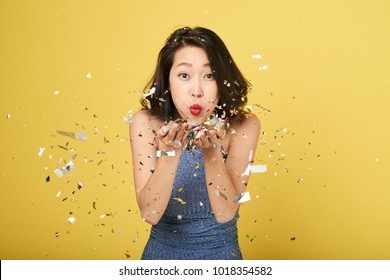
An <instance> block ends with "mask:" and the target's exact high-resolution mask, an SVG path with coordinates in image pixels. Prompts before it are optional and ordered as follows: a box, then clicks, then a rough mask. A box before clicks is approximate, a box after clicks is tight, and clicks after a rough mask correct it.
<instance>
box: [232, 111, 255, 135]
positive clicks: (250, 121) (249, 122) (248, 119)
mask: <svg viewBox="0 0 390 280" xmlns="http://www.w3.org/2000/svg"><path fill="white" fill-rule="evenodd" d="M229 123H230V127H231V129H233V130H235V131H246V130H249V129H254V130H260V126H261V123H260V120H259V118H258V117H257V116H256V115H255V114H252V113H250V112H245V113H243V115H242V116H240V117H236V118H234V119H232V120H231V121H230V122H229Z"/></svg>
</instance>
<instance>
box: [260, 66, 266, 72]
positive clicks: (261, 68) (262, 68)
mask: <svg viewBox="0 0 390 280" xmlns="http://www.w3.org/2000/svg"><path fill="white" fill-rule="evenodd" d="M267 69H268V65H263V66H260V67H259V70H260V71H264V70H267Z"/></svg>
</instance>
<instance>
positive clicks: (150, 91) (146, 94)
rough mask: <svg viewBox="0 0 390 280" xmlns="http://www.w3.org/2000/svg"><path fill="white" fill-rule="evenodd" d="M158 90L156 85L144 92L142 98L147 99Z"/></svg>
mask: <svg viewBox="0 0 390 280" xmlns="http://www.w3.org/2000/svg"><path fill="white" fill-rule="evenodd" d="M155 92H156V88H155V87H152V88H151V89H150V90H149V92H148V93H144V94H142V98H143V99H145V98H146V97H148V96H150V95H153V94H154V93H155Z"/></svg>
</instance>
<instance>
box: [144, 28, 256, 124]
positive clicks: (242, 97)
mask: <svg viewBox="0 0 390 280" xmlns="http://www.w3.org/2000/svg"><path fill="white" fill-rule="evenodd" d="M185 46H195V47H200V48H202V49H203V50H204V51H205V52H206V54H207V57H208V59H209V62H210V67H211V70H212V71H213V75H214V78H215V80H216V83H217V87H218V93H219V101H218V104H217V106H216V108H215V114H216V115H217V116H218V117H220V118H229V119H232V118H234V117H236V116H239V117H242V116H243V114H244V106H245V104H246V103H247V94H248V91H249V89H250V87H251V84H250V83H249V81H247V80H246V79H245V77H244V76H243V74H242V73H241V71H240V70H239V69H238V67H237V65H236V64H235V62H234V61H233V58H232V56H231V55H230V53H229V51H228V49H227V47H226V45H225V43H224V42H223V41H222V40H221V38H220V37H219V36H218V35H217V34H216V33H215V32H213V31H212V30H210V29H207V28H204V27H195V28H190V27H183V28H179V29H177V30H175V31H174V32H173V33H172V34H171V35H170V36H169V37H168V39H167V40H166V44H165V45H164V47H163V48H162V49H161V50H160V53H159V55H158V59H157V66H156V69H155V71H154V73H153V76H152V78H151V79H150V81H149V82H148V83H147V85H146V87H145V89H144V91H145V93H146V92H149V94H144V95H143V98H142V99H141V104H142V106H143V109H147V110H149V111H150V113H151V114H152V115H153V116H156V117H158V118H160V119H162V120H165V121H169V120H175V119H178V118H180V115H179V112H178V111H177V109H176V107H175V105H174V103H173V100H172V97H171V93H170V92H169V90H168V89H169V73H170V70H171V68H172V65H173V60H174V56H175V53H176V51H177V50H178V49H180V48H183V47H185Z"/></svg>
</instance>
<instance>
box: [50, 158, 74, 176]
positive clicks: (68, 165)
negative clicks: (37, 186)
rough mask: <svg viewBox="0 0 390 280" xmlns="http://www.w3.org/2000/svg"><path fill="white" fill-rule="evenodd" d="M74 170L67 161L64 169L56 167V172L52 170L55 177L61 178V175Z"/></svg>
mask: <svg viewBox="0 0 390 280" xmlns="http://www.w3.org/2000/svg"><path fill="white" fill-rule="evenodd" d="M74 168H75V166H74V164H73V162H72V161H69V162H68V164H67V165H65V166H64V167H58V168H57V169H56V170H54V173H55V174H56V175H57V177H58V178H59V177H62V176H63V175H65V174H67V173H69V172H71V171H72V170H73V169H74Z"/></svg>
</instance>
